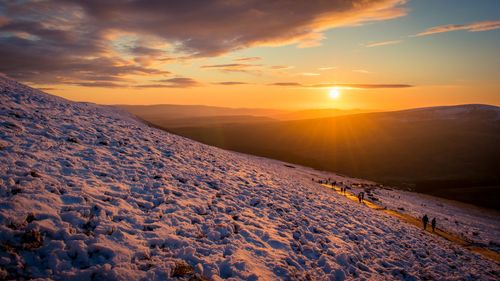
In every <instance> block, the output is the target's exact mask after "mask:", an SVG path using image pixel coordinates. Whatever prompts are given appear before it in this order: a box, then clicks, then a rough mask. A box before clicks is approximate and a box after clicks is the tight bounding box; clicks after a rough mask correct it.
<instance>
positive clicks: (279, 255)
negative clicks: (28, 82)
mask: <svg viewBox="0 0 500 281" xmlns="http://www.w3.org/2000/svg"><path fill="white" fill-rule="evenodd" d="M22 278H52V279H55V280H91V279H92V280H165V279H171V278H172V279H173V278H180V279H182V280H205V279H208V280H220V279H227V278H233V279H244V280H257V279H258V280H276V279H287V280H344V279H348V280H354V279H355V280H363V279H364V280H387V279H389V280H392V279H396V280H419V279H426V280H479V279H480V280H498V279H499V278H500V269H499V265H498V264H497V263H495V262H493V261H490V260H488V259H486V258H483V257H482V256H480V255H478V254H475V253H471V252H469V251H468V250H466V249H464V248H461V247H460V246H457V245H455V244H452V243H450V242H448V241H446V240H443V239H442V238H440V237H437V236H434V235H431V234H429V233H426V232H423V231H422V230H421V229H419V228H417V227H414V226H411V225H407V224H405V223H402V222H400V221H399V220H397V219H395V218H393V217H390V216H389V215H387V214H384V213H381V212H376V211H374V210H372V209H369V208H365V207H364V206H363V205H360V204H356V203H355V202H352V201H350V200H348V199H346V198H344V197H342V196H339V195H338V194H337V193H335V192H334V191H332V190H330V189H327V188H325V187H322V186H320V185H318V184H317V183H315V182H313V181H311V178H310V177H306V176H304V175H303V174H300V173H296V169H293V168H290V167H285V166H283V165H282V164H281V163H279V162H277V161H268V160H266V159H262V158H257V157H251V156H246V155H241V154H237V153H232V152H228V151H224V150H221V149H217V148H213V147H210V146H206V145H203V144H200V143H197V142H194V141H190V140H187V139H185V138H182V137H178V136H175V135H171V134H168V133H165V132H163V131H160V130H157V129H153V128H149V127H147V126H146V125H143V124H141V123H140V122H138V121H136V120H134V119H133V118H132V117H130V116H128V115H127V114H124V113H122V112H119V111H117V110H114V109H112V108H110V107H104V106H96V105H92V104H82V103H72V102H69V101H66V100H63V99H60V98H56V97H53V96H49V95H47V94H44V93H42V92H40V91H37V90H34V89H31V88H29V87H26V86H23V85H21V84H18V83H16V82H14V81H11V80H9V79H7V78H5V77H2V76H0V279H22Z"/></svg>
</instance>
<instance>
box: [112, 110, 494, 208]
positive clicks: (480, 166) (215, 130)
mask: <svg viewBox="0 0 500 281" xmlns="http://www.w3.org/2000/svg"><path fill="white" fill-rule="evenodd" d="M162 107H163V108H162ZM122 108H124V109H126V110H129V111H130V112H131V113H133V114H135V115H137V116H138V117H140V118H141V119H143V120H145V121H146V122H148V123H150V124H152V125H154V126H157V127H160V128H162V129H165V130H167V131H170V132H173V133H176V134H179V135H182V136H185V137H188V138H191V139H194V140H197V141H200V142H203V143H206V144H210V145H215V146H218V147H221V148H225V149H230V150H235V151H239V152H244V153H249V154H254V155H259V156H264V157H270V158H274V159H279V160H284V161H288V162H292V163H297V164H302V165H306V166H310V167H313V168H316V169H321V170H328V171H334V172H339V173H344V174H346V175H349V176H354V177H361V178H368V179H372V180H376V181H379V182H382V183H385V184H391V185H397V186H399V187H404V188H408V189H412V190H415V191H418V192H424V193H428V194H432V195H437V196H442V197H446V198H450V199H456V200H459V201H464V202H468V203H474V204H477V205H480V206H486V207H490V208H497V209H498V204H497V203H498V199H499V198H498V194H499V192H498V191H499V187H500V165H498V163H500V146H499V144H500V108H499V107H496V106H490V105H479V104H471V105H458V106H443V107H429V108H417V109H410V110H403V111H393V112H376V113H360V114H350V115H342V113H345V112H343V111H335V110H330V111H326V112H327V113H328V112H329V113H330V114H332V115H333V116H335V114H337V115H342V116H336V117H329V118H316V119H306V118H307V117H306V118H303V119H301V118H300V116H301V115H300V114H298V113H295V115H294V113H286V112H279V111H273V110H262V111H259V110H248V109H245V110H238V109H224V108H216V109H214V108H205V110H204V111H203V110H199V109H200V108H203V107H183V106H176V108H175V109H176V110H172V106H159V107H156V108H155V107H149V108H148V107H143V108H139V107H136V106H132V107H128V106H125V107H124V106H122ZM152 108H155V109H156V110H151V109H152ZM139 109H141V110H139ZM164 109H169V110H164ZM320 111H321V110H320ZM190 112H196V113H193V114H192V115H191V117H189V118H188V117H187V116H188V115H189V114H191V113H190ZM311 112H314V111H309V113H308V114H304V115H302V116H314V114H311ZM188 113H189V114H188ZM207 113H210V114H211V115H208V114H207ZM322 114H325V111H322ZM347 114H348V113H347ZM326 115H328V114H326ZM279 116H295V117H293V118H297V119H301V120H291V121H283V120H286V119H287V118H284V117H282V118H279Z"/></svg>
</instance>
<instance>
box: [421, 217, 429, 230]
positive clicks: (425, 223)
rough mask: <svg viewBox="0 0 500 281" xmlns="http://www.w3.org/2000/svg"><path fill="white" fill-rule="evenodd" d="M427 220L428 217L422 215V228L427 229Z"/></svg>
mask: <svg viewBox="0 0 500 281" xmlns="http://www.w3.org/2000/svg"><path fill="white" fill-rule="evenodd" d="M428 222H429V217H427V215H424V216H423V217H422V223H423V224H424V230H426V229H427V223H428Z"/></svg>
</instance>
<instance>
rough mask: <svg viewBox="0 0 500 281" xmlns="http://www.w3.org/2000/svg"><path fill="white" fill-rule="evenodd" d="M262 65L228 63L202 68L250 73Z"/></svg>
mask: <svg viewBox="0 0 500 281" xmlns="http://www.w3.org/2000/svg"><path fill="white" fill-rule="evenodd" d="M260 66H262V65H260V64H247V63H228V64H211V65H202V66H201V68H211V69H217V70H220V71H226V72H248V71H252V70H255V68H256V67H260Z"/></svg>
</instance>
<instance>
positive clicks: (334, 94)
mask: <svg viewBox="0 0 500 281" xmlns="http://www.w3.org/2000/svg"><path fill="white" fill-rule="evenodd" d="M328 96H329V97H330V98H331V99H338V98H339V97H340V90H339V88H336V87H335V88H332V89H330V93H329V94H328Z"/></svg>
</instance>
